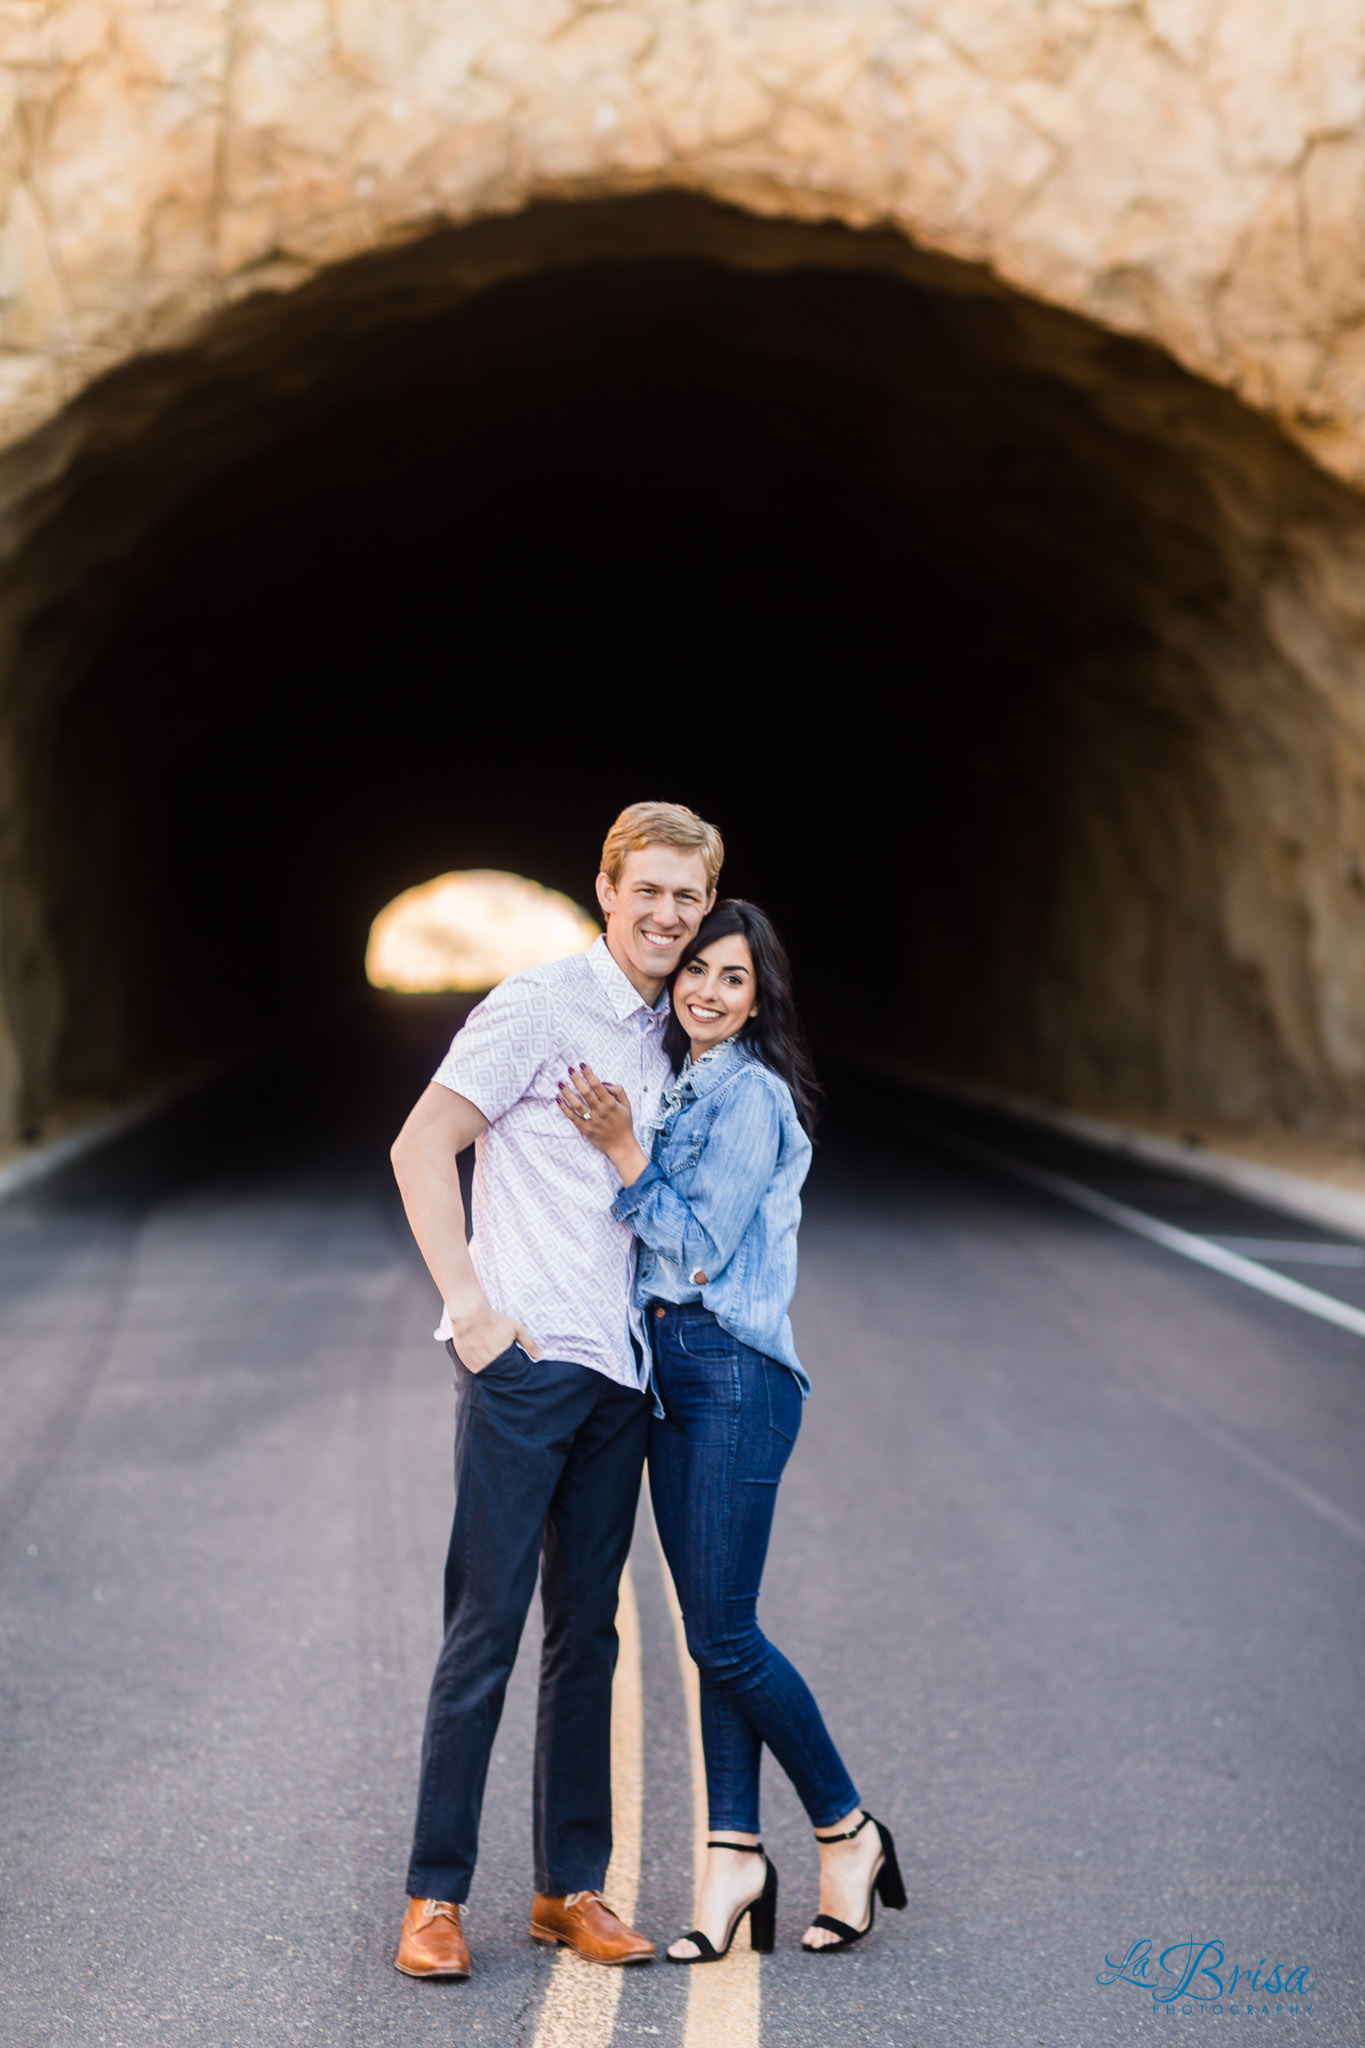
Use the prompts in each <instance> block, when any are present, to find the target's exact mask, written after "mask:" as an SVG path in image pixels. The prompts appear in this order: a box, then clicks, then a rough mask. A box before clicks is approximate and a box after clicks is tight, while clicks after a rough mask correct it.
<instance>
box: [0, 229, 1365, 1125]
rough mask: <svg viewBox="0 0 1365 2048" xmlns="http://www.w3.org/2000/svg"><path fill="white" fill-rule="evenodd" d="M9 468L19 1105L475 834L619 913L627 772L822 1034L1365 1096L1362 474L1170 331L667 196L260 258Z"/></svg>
mask: <svg viewBox="0 0 1365 2048" xmlns="http://www.w3.org/2000/svg"><path fill="white" fill-rule="evenodd" d="M9 460H10V464H11V474H12V476H13V475H17V476H18V478H19V486H20V487H19V488H17V489H16V490H14V491H12V494H11V495H12V497H13V499H14V502H15V506H16V509H15V510H14V511H13V512H12V513H11V516H10V522H9V536H8V546H9V553H10V568H9V579H10V589H11V596H10V598H9V600H8V606H9V609H8V613H7V633H8V644H9V654H8V662H9V680H8V683H7V686H6V693H5V697H4V700H3V704H0V721H3V754H2V755H0V759H2V760H3V771H2V772H3V775H4V779H5V782H6V784H7V788H6V791H5V798H6V810H7V817H8V822H7V825H6V827H5V832H4V839H3V843H2V845H0V948H2V951H0V988H2V989H3V998H2V1000H3V1005H4V1022H3V1046H4V1051H3V1061H4V1081H5V1090H6V1096H5V1102H6V1117H7V1118H8V1122H9V1125H10V1127H11V1128H19V1129H24V1128H30V1127H32V1126H33V1124H34V1122H35V1120H37V1119H40V1118H41V1117H42V1116H43V1114H44V1113H45V1111H46V1110H47V1109H48V1108H49V1107H50V1105H51V1104H53V1103H54V1102H57V1101H60V1100H62V1099H64V1098H76V1097H79V1098H81V1099H86V1098H89V1099H98V1098H100V1097H101V1095H104V1096H106V1097H113V1096H116V1095H117V1094H118V1093H119V1091H120V1090H124V1089H127V1088H128V1087H130V1086H134V1085H136V1083H137V1081H138V1078H139V1077H140V1076H143V1075H145V1074H150V1073H152V1072H160V1071H165V1070H167V1069H168V1068H173V1067H174V1066H175V1065H176V1063H178V1062H184V1061H186V1060H188V1059H192V1058H193V1057H195V1056H196V1055H200V1054H205V1053H209V1052H215V1051H218V1050H220V1049H221V1048H223V1047H224V1046H227V1045H231V1044H233V1043H237V1042H242V1041H245V1040H248V1039H250V1037H251V1036H252V1034H253V1033H256V1032H258V1031H260V1030H261V1029H262V1028H263V1027H264V1026H265V1025H266V1024H267V1023H268V1022H269V1021H271V1020H273V1019H278V1018H280V1017H282V1016H288V1015H292V1014H295V1013H302V1012H304V1011H307V1010H308V1009H310V1008H312V1007H314V1006H316V1005H317V1004H318V1003H319V1002H322V1001H326V1000H328V999H330V997H331V996H332V995H333V994H334V993H336V992H339V991H341V990H343V989H344V988H346V987H347V986H348V985H351V984H353V983H354V982H355V981H356V980H357V979H358V977H359V974H360V965H361V958H362V953H363V948H364V941H365V934H366V929H367V926H368V923H369V920H370V918H371V917H372V916H373V915H374V913H375V911H376V910H377V909H378V908H379V907H380V906H381V905H382V904H383V903H384V902H385V901H386V900H387V898H388V897H389V896H391V895H392V894H394V893H395V892H396V891H397V890H399V889H401V888H403V887H405V886H407V885H408V884H410V883H412V882H415V881H419V880H421V879H423V878H424V877H426V876H428V875H431V874H435V873H437V872H439V871H441V870H443V869H448V868H459V867H465V866H484V867H490V866H491V867H504V868H510V869H513V870H515V871H518V872H521V873H525V874H529V875H533V876H535V877H536V878H538V879H540V880H542V881H545V882H547V883H550V884H552V885H553V886H555V887H556V888H560V889H563V890H566V891H567V892H568V893H569V894H571V895H573V896H575V897H576V898H577V899H578V900H579V901H590V900H591V899H590V891H591V881H592V875H593V873H594V871H595V865H596V852H597V848H598V845H599V844H600V838H601V834H602V830H603V828H604V825H605V824H606V822H607V821H608V820H609V819H610V817H611V816H612V815H613V813H614V811H615V810H616V809H617V808H618V807H619V805H620V804H622V803H623V802H626V801H629V800H631V799H633V798H636V797H639V796H665V797H670V798H676V799H681V800H684V801H686V802H689V803H691V804H693V805H694V806H695V807H696V808H698V809H699V810H701V811H703V812H704V813H705V814H706V815H708V816H710V817H712V818H714V819H715V821H716V822H717V823H718V824H719V825H720V826H721V828H722V829H723V831H724V833H725V837H726V841H727V845H728V848H729V860H728V865H727V874H726V883H727V885H728V887H729V888H730V889H731V890H732V891H738V892H743V893H745V894H748V895H751V896H754V897H756V898H758V899H759V900H761V901H763V902H765V903H766V904H768V905H769V906H770V907H771V908H772V909H773V910H774V911H775V912H776V914H777V915H778V917H779V918H780V920H781V921H782V923H783V925H784V926H785V928H786V929H787V932H788V934H789V937H790V939H791V941H792V944H793V950H794V953H795V956H796V960H797V966H798V972H799V974H800V979H801V987H802V990H803V993H804V997H805V1000H806V1002H807V1005H808V1007H809V1010H810V1014H811V1017H812V1019H813V1021H814V1022H815V1024H816V1027H817V1030H818V1032H819V1034H820V1036H821V1038H822V1039H823V1040H824V1042H825V1043H826V1044H827V1045H836V1046H841V1047H843V1048H845V1049H851V1050H854V1051H863V1052H868V1053H879V1054H894V1055H896V1056H897V1057H899V1058H901V1059H904V1060H906V1061H908V1062H912V1063H914V1064H916V1065H918V1066H920V1067H922V1068H924V1069H925V1070H929V1071H935V1072H938V1073H941V1074H944V1075H948V1076H959V1077H962V1078H968V1079H973V1080H985V1081H991V1082H995V1083H997V1084H1000V1085H1004V1086H1007V1087H1010V1088H1013V1089H1015V1090H1018V1091H1021V1092H1025V1093H1029V1094H1032V1095H1035V1096H1041V1097H1045V1098H1048V1099H1052V1100H1064V1101H1070V1102H1076V1103H1082V1104H1086V1105H1100V1106H1104V1107H1108V1108H1111V1109H1122V1108H1123V1107H1125V1106H1128V1107H1134V1108H1144V1107H1145V1108H1148V1109H1163V1110H1175V1111H1177V1112H1188V1113H1190V1114H1192V1115H1193V1114H1196V1113H1198V1114H1204V1115H1208V1116H1210V1117H1217V1118H1224V1119H1229V1120H1233V1121H1242V1122H1258V1121H1259V1122H1262V1123H1279V1124H1284V1125H1297V1126H1299V1127H1303V1128H1314V1127H1321V1126H1323V1125H1325V1124H1327V1123H1329V1122H1330V1123H1332V1124H1334V1125H1335V1126H1337V1127H1342V1126H1343V1125H1350V1126H1353V1127H1354V1126H1357V1125H1360V1124H1362V1123H1365V943H1363V940H1365V931H1363V924H1365V871H1363V869H1362V863H1363V862H1365V790H1363V787H1362V769H1363V768H1365V734H1362V731H1361V724H1362V715H1363V714H1365V702H1362V693H1361V687H1360V639H1361V628H1362V613H1363V612H1365V597H1362V587H1361V579H1360V576H1359V569H1360V565H1361V563H1362V561H1365V548H1363V547H1362V523H1361V508H1360V505H1359V501H1358V500H1357V499H1356V498H1355V497H1354V496H1353V495H1352V494H1351V493H1350V492H1349V491H1348V489H1347V488H1346V487H1345V486H1344V485H1342V484H1339V483H1336V482H1334V481H1332V480H1330V479H1328V478H1326V477H1325V476H1324V475H1323V474H1321V473H1320V472H1319V471H1317V470H1316V469H1315V468H1314V467H1313V466H1312V464H1311V463H1310V461H1309V459H1308V458H1307V457H1306V456H1305V455H1304V454H1302V453H1301V452H1299V451H1298V450H1296V449H1294V448H1293V447H1291V446H1290V444H1289V443H1288V442H1287V441H1286V440H1284V439H1283V438H1282V437H1281V436H1280V435H1279V434H1278V433H1277V431H1276V429H1275V428H1274V427H1273V426H1272V425H1271V424H1269V423H1268V422H1267V421H1266V420H1264V419H1263V418H1261V417H1259V416H1258V415H1256V414H1255V413H1254V412H1252V411H1251V410H1249V409H1248V408H1246V407H1245V406H1243V405H1241V404H1240V403H1239V402H1238V401H1237V400H1236V399H1235V398H1234V397H1232V396H1230V395H1229V394H1227V393H1226V392H1223V391H1220V390H1218V389H1215V388H1214V387H1213V386H1211V385H1208V384H1206V383H1203V382H1201V381H1200V380H1199V379H1197V378H1195V377H1194V376H1192V375H1190V374H1188V373H1187V372H1186V371H1184V370H1182V369H1181V368H1179V367H1178V366H1177V365H1176V364H1175V363H1174V362H1173V361H1172V360H1171V359H1170V358H1169V357H1167V356H1165V355H1163V354H1162V353H1161V352H1159V351H1158V350H1156V349H1155V348H1152V347H1149V346H1148V345H1146V344H1144V343H1139V342H1137V341H1134V340H1131V339H1124V338H1122V337H1120V336H1117V335H1115V334H1112V333H1109V332H1107V331H1105V330H1104V329H1103V328H1101V327H1099V326H1096V325H1093V324H1091V323H1089V322H1087V321H1085V320H1083V319H1081V318H1079V317H1077V316H1075V315H1073V314H1070V313H1065V312H1061V311H1058V310H1056V309H1050V308H1048V307H1045V306H1043V305H1041V304H1039V303H1037V302H1033V301H1030V300H1028V299H1026V298H1024V297H1022V296H1019V295H1017V294H1015V293H1013V292H1011V291H1010V290H1009V289H1008V288H1007V287H1005V286H1004V285H1002V284H1001V283H999V282H998V281H996V280H994V279H992V278H991V277H990V276H989V275H988V274H987V273H986V272H985V271H984V270H980V269H975V268H972V267H970V266H967V265H965V264H959V263H955V262H953V261H951V260H949V259H947V258H945V257H941V256H932V257H931V256H929V255H926V254H923V253H921V252H919V251H917V250H916V249H915V248H914V247H913V246H912V245H911V244H910V243H909V242H908V241H906V240H905V239H904V238H902V237H900V236H898V235H892V234H889V233H886V234H883V233H878V232H874V231H868V232H857V231H854V230H850V229H845V228H833V227H827V226H804V225H799V224H795V223H791V222H782V221H776V220H763V219H759V218H757V217H754V216H749V215H746V214H743V213H741V212H738V211H736V210H733V209H729V208H725V207H722V206H719V205H716V204H712V203H711V202H708V201H704V200H700V199H694V198H688V197H684V196H681V195H670V194H655V195H651V196H646V197H641V198H637V199H622V200H613V201H604V202H600V203H580V204H577V205H563V206H543V207H539V208H533V209H531V210H529V211H526V212H524V213H522V214H520V215H517V216H514V217H509V218H507V219H504V220H492V221H484V222H482V223H480V224H477V225H475V226H473V227H467V228H463V229H459V230H454V229H451V230H445V231H442V232H441V233H439V234H436V235H434V236H427V237H425V238H422V239H418V240H414V241H411V242H408V243H406V244H405V245H403V246H401V247H397V248H394V249H389V250H385V251H381V252H378V253H375V254H372V255H369V256H366V257H364V258H361V259H358V260H355V261H352V262H349V263H346V264H344V265H338V266H336V267H334V268H333V269H331V270H329V271H326V272H324V273H323V274H322V275H321V276H320V277H319V278H317V279H316V280H315V281H313V282H312V283H309V284H308V285H306V286H305V287H303V288H301V289H299V290H296V291H293V292H290V293H281V294H276V295H269V294H262V295H260V296H258V297H256V298H252V299H248V300H247V301H245V302H244V303H242V304H240V305H239V306H237V307H236V308H234V309H232V310H230V311H227V312H225V313H221V314H219V315H218V316H216V317H215V319H214V320H213V321H212V322H211V323H210V324H209V325H208V326H207V327H206V329H205V330H204V332H203V333H202V335H201V336H200V338H199V340H198V341H197V343H196V344H195V345H194V346H193V347H192V348H177V349H174V350H167V351H165V352H154V353H149V354H144V355H142V356H140V357H138V358H137V359H136V360H135V361H133V362H131V363H129V364H127V365H125V366H124V367H123V368H121V369H118V370H116V371H115V372H113V373H112V374H110V375H108V376H106V377H104V378H103V379H102V380H101V381H100V382H98V383H96V384H95V385H93V386H92V387H91V388H90V389H89V390H87V391H86V392H85V393H84V394H83V395H82V396H80V397H79V398H78V399H76V400H75V401H74V402H73V403H72V404H71V405H70V406H69V407H68V409H67V411H66V412H65V413H64V414H63V415H62V416H61V417H60V418H58V419H57V420H56V421H54V422H53V423H52V424H51V425H50V426H48V427H46V428H44V429H43V431H42V432H41V433H39V434H38V435H36V436H35V437H34V438H33V439H32V440H31V441H30V442H29V443H28V444H26V445H25V446H24V447H23V448H21V449H20V450H18V451H17V452H15V453H14V454H13V455H12V456H11V457H10V458H9ZM16 464H17V465H18V469H17V471H16V470H15V468H14V465H16Z"/></svg>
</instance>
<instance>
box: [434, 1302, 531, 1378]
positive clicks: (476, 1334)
mask: <svg viewBox="0 0 1365 2048" xmlns="http://www.w3.org/2000/svg"><path fill="white" fill-rule="evenodd" d="M450 1327H451V1331H452V1333H453V1339H454V1344H455V1353H456V1356H457V1357H458V1359H459V1361H460V1363H461V1365H463V1366H467V1367H468V1368H469V1370H470V1372H482V1371H483V1369H484V1367H485V1366H486V1365H491V1364H492V1362H493V1360H494V1359H495V1358H501V1356H502V1354H503V1352H504V1351H506V1350H508V1349H509V1348H510V1346H511V1345H513V1344H520V1346H521V1348H522V1350H523V1351H524V1352H525V1353H526V1355H527V1357H528V1358H539V1356H540V1346H539V1344H537V1342H536V1340H535V1338H534V1337H533V1336H532V1335H531V1332H530V1331H529V1330H528V1329H527V1328H526V1325H525V1324H524V1323H519V1322H518V1321H517V1319H516V1317H515V1316H505V1315H502V1314H501V1313H500V1312H499V1311H498V1310H497V1309H494V1308H490V1307H489V1306H488V1303H487V1302H486V1301H484V1302H480V1303H479V1305H478V1306H477V1307H476V1308H474V1309H472V1310H471V1311H470V1312H469V1313H468V1314H467V1315H461V1316H457V1315H456V1314H455V1312H454V1311H453V1310H452V1311H451V1316H450Z"/></svg>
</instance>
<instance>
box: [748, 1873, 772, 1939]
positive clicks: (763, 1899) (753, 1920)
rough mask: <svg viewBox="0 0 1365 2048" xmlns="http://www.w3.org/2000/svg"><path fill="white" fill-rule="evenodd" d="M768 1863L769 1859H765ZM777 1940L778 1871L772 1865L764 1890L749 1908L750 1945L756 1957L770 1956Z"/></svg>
mask: <svg viewBox="0 0 1365 2048" xmlns="http://www.w3.org/2000/svg"><path fill="white" fill-rule="evenodd" d="M764 1861H765V1862H767V1858H766V1857H765V1858H764ZM776 1940H777V1870H776V1868H775V1866H774V1865H773V1864H771V1863H769V1864H768V1868H767V1870H766V1872H765V1873H764V1878H763V1889H762V1891H761V1892H760V1893H759V1895H758V1897H757V1898H756V1899H755V1900H754V1902H753V1904H752V1906H750V1908H749V1945H750V1947H751V1948H752V1949H753V1951H754V1954H755V1955H760V1956H770V1955H771V1954H772V1952H773V1947H774V1944H775V1943H776Z"/></svg>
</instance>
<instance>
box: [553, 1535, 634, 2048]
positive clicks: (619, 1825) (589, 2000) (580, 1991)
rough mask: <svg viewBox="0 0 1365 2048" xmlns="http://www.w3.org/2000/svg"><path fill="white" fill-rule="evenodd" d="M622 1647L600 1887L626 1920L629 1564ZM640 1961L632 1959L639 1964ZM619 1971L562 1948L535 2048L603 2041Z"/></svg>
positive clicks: (630, 1817)
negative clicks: (607, 1853) (607, 1841)
mask: <svg viewBox="0 0 1365 2048" xmlns="http://www.w3.org/2000/svg"><path fill="white" fill-rule="evenodd" d="M616 1633H617V1635H618V1637H619V1638H620V1644H621V1647H620V1651H619V1653H618V1656H617V1659H616V1678H615V1682H614V1683H613V1685H612V1689H611V1837H612V1852H611V1863H610V1865H609V1866H608V1869H607V1876H606V1882H605V1884H604V1885H603V1887H602V1889H603V1891H604V1893H605V1894H606V1897H607V1899H608V1900H609V1901H610V1903H611V1905H612V1906H613V1907H614V1908H615V1910H616V1911H617V1912H618V1913H619V1914H620V1916H621V1918H622V1919H623V1920H624V1921H625V1922H626V1924H627V1925H628V1926H630V1925H633V1924H634V1920H635V1902H636V1898H637V1896H638V1894H639V1890H640V1839H641V1834H642V1831H643V1826H644V1804H645V1718H644V1682H643V1675H642V1671H641V1663H640V1610H639V1607H638V1605H637V1604H636V1599H635V1581H634V1579H633V1578H632V1577H631V1573H630V1566H629V1565H627V1566H626V1569H625V1571H624V1573H623V1574H622V1577H621V1598H620V1604H619V1605H618V1607H617V1610H616ZM637 1967H638V1965H637ZM623 1974H624V1972H623V1971H621V1970H619V1969H608V1968H606V1967H604V1966H603V1965H602V1964H601V1963H585V1962H584V1961H583V1958H582V1957H581V1956H576V1955H574V1954H573V1952H572V1951H571V1950H570V1949H567V1948H565V1949H561V1950H560V1951H559V1955H558V1957H557V1958H556V1961H555V1966H554V1970H553V1972H552V1974H551V1977H550V1984H549V1989H548V1990H547V1991H546V1993H545V2003H544V2005H543V2006H542V2007H541V2013H540V2024H539V2026H538V2027H537V2028H536V2036H535V2041H534V2043H533V2048H609V2043H610V2041H611V2037H612V2032H613V2030H614V2028H615V2025H616V2007H617V2003H618V2001H619V2000H620V1997H621V1978H622V1976H623Z"/></svg>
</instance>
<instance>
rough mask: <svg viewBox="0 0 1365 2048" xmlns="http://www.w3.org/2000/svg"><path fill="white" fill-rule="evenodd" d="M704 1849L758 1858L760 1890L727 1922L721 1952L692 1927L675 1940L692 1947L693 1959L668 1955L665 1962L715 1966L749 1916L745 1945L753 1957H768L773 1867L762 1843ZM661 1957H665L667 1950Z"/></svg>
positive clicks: (773, 1921)
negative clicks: (760, 1867)
mask: <svg viewBox="0 0 1365 2048" xmlns="http://www.w3.org/2000/svg"><path fill="white" fill-rule="evenodd" d="M706 1846H707V1848H708V1849H738V1850H739V1851H740V1852H741V1854H742V1855H747V1856H762V1857H763V1889H762V1891H761V1892H760V1893H759V1895H758V1897H757V1898H756V1899H750V1901H749V1903H748V1905H747V1906H741V1907H740V1908H739V1910H738V1912H737V1913H736V1914H735V1916H734V1918H733V1920H731V1922H730V1925H729V1928H728V1930H727V1932H726V1936H725V1946H724V1948H717V1947H716V1946H715V1944H714V1942H712V1941H710V1940H709V1939H708V1938H707V1936H706V1935H704V1934H703V1933H702V1931H701V1929H700V1927H694V1928H693V1929H692V1931H691V1932H690V1934H680V1935H678V1936H677V1939H678V1940H679V1941H690V1942H693V1943H695V1945H696V1949H697V1953H696V1955H694V1956H675V1955H669V1956H668V1960H669V1962H670V1963H718V1962H719V1961H720V1960H721V1958H722V1956H728V1955H729V1953H730V1944H731V1942H732V1941H733V1940H734V1938H735V1930H736V1929H737V1927H738V1926H739V1923H740V1921H741V1920H742V1919H743V1918H744V1915H745V1914H746V1913H747V1914H748V1916H749V1941H750V1945H751V1946H752V1948H753V1950H754V1953H755V1954H756V1955H760V1956H770V1955H771V1954H772V1952H773V1943H774V1941H775V1939H776V1937H777V1871H776V1869H775V1867H774V1866H773V1864H772V1863H770V1862H769V1860H768V1858H767V1856H766V1855H764V1850H763V1844H762V1842H758V1843H754V1842H708V1843H707V1845H706ZM664 1953H665V1954H666V1955H668V1951H667V1950H665V1951H664Z"/></svg>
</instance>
